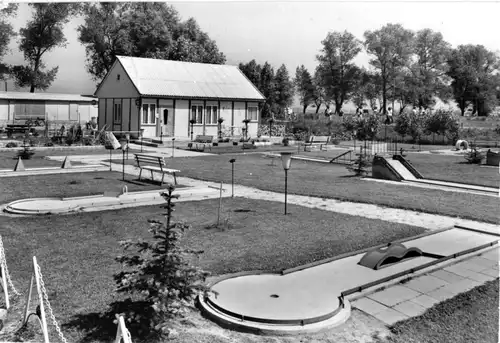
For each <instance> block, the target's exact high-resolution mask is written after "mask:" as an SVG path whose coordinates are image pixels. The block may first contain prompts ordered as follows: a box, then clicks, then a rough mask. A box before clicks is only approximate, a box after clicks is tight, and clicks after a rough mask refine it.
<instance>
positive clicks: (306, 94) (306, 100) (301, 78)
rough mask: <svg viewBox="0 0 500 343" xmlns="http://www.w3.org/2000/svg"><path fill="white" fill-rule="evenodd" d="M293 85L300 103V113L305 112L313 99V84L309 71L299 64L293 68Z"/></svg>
mask: <svg viewBox="0 0 500 343" xmlns="http://www.w3.org/2000/svg"><path fill="white" fill-rule="evenodd" d="M294 83H295V87H296V89H297V93H298V95H299V101H300V104H301V105H302V113H306V109H307V107H308V106H309V105H310V104H311V103H312V102H313V101H314V97H315V96H314V91H315V89H314V84H313V79H312V76H311V73H309V71H308V70H307V69H306V67H304V65H301V66H300V67H297V69H296V70H295V79H294Z"/></svg>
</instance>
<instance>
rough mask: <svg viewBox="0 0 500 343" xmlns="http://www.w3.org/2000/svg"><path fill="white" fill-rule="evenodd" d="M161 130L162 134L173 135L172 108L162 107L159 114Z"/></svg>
mask: <svg viewBox="0 0 500 343" xmlns="http://www.w3.org/2000/svg"><path fill="white" fill-rule="evenodd" d="M161 130H162V133H163V136H166V137H173V136H174V111H173V109H172V108H163V110H162V115H161Z"/></svg>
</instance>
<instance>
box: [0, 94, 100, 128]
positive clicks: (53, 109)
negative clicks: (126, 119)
mask: <svg viewBox="0 0 500 343" xmlns="http://www.w3.org/2000/svg"><path fill="white" fill-rule="evenodd" d="M40 102H41V103H43V104H44V109H45V113H44V115H39V116H41V117H44V118H45V119H46V120H48V121H49V126H52V125H71V124H73V123H80V124H84V123H86V122H88V121H90V120H91V118H92V117H98V107H97V105H95V106H94V105H92V104H91V103H89V102H70V101H40ZM16 103H17V104H18V105H19V104H22V103H23V100H17V101H16V100H3V99H1V100H0V126H2V125H7V124H12V123H15V122H23V121H24V120H26V119H27V118H26V117H25V116H23V117H19V116H17V117H16ZM70 107H72V108H73V109H76V116H74V117H72V118H70Z"/></svg>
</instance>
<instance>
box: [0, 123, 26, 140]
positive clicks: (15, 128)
mask: <svg viewBox="0 0 500 343" xmlns="http://www.w3.org/2000/svg"><path fill="white" fill-rule="evenodd" d="M5 131H7V137H12V134H13V133H16V132H17V133H26V132H28V131H29V127H28V125H25V124H7V128H6V129H5Z"/></svg>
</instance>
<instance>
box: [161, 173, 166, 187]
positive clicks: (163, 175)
mask: <svg viewBox="0 0 500 343" xmlns="http://www.w3.org/2000/svg"><path fill="white" fill-rule="evenodd" d="M164 178H165V173H161V183H160V186H163V179H164Z"/></svg>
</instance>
